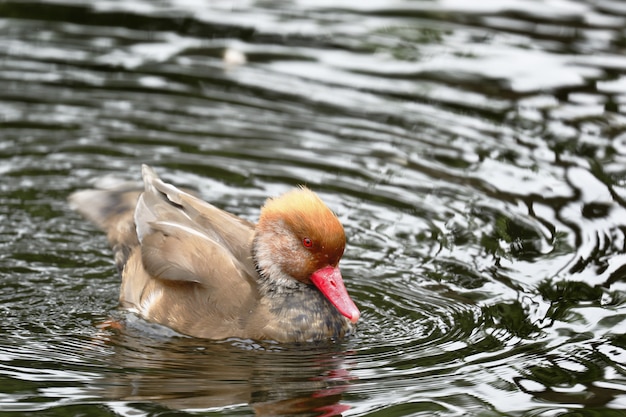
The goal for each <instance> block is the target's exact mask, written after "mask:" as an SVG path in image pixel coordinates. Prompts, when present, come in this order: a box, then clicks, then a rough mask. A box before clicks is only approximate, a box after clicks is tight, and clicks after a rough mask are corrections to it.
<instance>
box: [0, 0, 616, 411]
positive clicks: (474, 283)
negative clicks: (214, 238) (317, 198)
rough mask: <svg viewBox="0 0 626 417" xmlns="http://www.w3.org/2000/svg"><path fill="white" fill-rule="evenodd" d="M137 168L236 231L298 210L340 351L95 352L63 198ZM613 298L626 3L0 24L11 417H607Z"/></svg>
mask: <svg viewBox="0 0 626 417" xmlns="http://www.w3.org/2000/svg"><path fill="white" fill-rule="evenodd" d="M473 3H477V4H473ZM226 49H230V50H235V51H239V52H241V53H244V54H245V56H246V58H247V63H245V64H243V65H227V64H225V63H224V60H223V58H222V57H223V54H224V51H225V50H226ZM142 163H148V164H151V165H153V166H155V168H156V169H157V170H158V172H159V173H160V174H161V175H162V176H163V177H164V178H166V179H168V180H170V181H172V182H175V183H177V184H179V185H183V186H190V187H193V188H196V189H198V190H199V192H200V194H202V196H203V197H204V198H206V199H207V200H209V201H211V202H214V203H215V204H217V205H218V206H220V207H222V208H225V209H227V210H230V211H232V212H234V213H237V214H239V215H241V216H243V217H246V218H248V219H251V220H255V219H256V217H257V215H258V211H259V207H260V205H261V204H262V203H263V201H264V199H265V198H266V197H267V196H273V195H277V194H279V193H281V192H282V191H285V190H286V189H288V188H289V187H291V186H293V185H295V184H301V183H306V184H309V186H310V187H311V188H313V189H314V190H316V191H317V192H318V193H319V194H320V195H321V196H322V198H323V199H324V200H325V201H326V202H327V203H328V204H329V205H330V206H331V207H332V208H333V209H334V210H335V211H336V212H337V213H338V215H339V217H340V219H341V221H342V222H343V224H344V226H345V228H346V231H347V234H348V249H347V252H346V255H345V257H344V259H343V261H342V270H343V275H344V278H345V280H346V284H347V286H348V288H349V290H350V292H351V294H352V295H353V298H354V299H355V301H356V303H357V305H358V306H359V307H360V308H361V310H362V313H363V316H362V320H361V322H360V327H359V331H358V334H357V335H356V336H355V337H353V338H351V339H348V340H345V341H343V342H341V343H337V344H335V345H332V346H306V347H300V348H293V347H286V346H280V345H271V344H256V343H254V342H251V341H237V340H231V341H225V342H219V343H218V342H209V341H203V340H197V339H189V338H179V337H170V336H167V335H161V334H157V331H156V330H153V329H150V328H149V327H148V326H147V325H146V324H145V323H142V322H141V321H139V320H133V317H127V318H128V320H129V323H128V327H127V328H125V329H123V330H121V331H112V330H110V329H107V328H102V326H101V324H102V323H103V322H105V321H107V320H108V319H109V318H111V317H118V318H119V317H121V316H123V315H122V313H121V312H119V311H118V310H117V297H118V285H119V282H118V278H117V276H116V271H115V267H114V265H113V260H112V256H111V253H110V251H109V249H108V248H107V246H106V242H105V238H104V236H103V235H102V234H101V233H99V232H98V231H96V230H95V228H94V227H92V226H91V225H89V224H88V223H87V222H86V221H84V220H83V219H81V218H80V217H79V216H78V215H77V214H75V213H74V212H72V211H71V210H70V209H69V207H68V206H67V204H66V197H67V195H68V194H69V193H71V192H72V191H74V190H77V189H81V188H85V187H88V186H89V185H90V181H92V180H93V179H95V178H98V177H101V176H105V175H113V176H117V177H121V178H125V179H139V177H140V175H139V171H140V164H142ZM625 282H626V7H625V6H624V4H623V2H622V1H618V0H613V1H611V0H597V1H591V0H589V1H582V0H581V1H575V0H543V1H533V0H501V1H484V2H469V1H461V0H442V1H408V0H405V1H389V2H382V1H371V2H348V1H341V0H340V1H336V2H315V1H298V2H288V1H256V2H255V1H239V2H227V1H208V0H207V1H201V0H160V1H148V0H136V1H132V2H126V1H113V0H96V1H91V2H87V1H71V0H67V1H63V0H59V1H43V2H27V1H17V0H15V1H0V283H1V285H0V413H2V414H3V415H7V416H17V415H32V414H33V413H37V414H39V415H46V416H68V415H88V416H110V415H119V416H144V415H145V416H148V415H149V416H157V415H158V416H166V415H175V414H181V415H183V414H198V415H252V414H259V415H272V416H275V415H311V416H331V415H338V414H342V415H345V416H357V415H359V416H361V415H369V416H376V417H383V416H405V415H406V416H408V415H411V416H431V415H437V416H503V415H507V416H508V415H511V416H541V417H552V416H567V415H569V416H609V417H610V416H622V415H624V413H626V336H624V333H626V305H625V303H626V292H625V290H626V285H625Z"/></svg>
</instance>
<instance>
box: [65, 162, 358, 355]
mask: <svg viewBox="0 0 626 417" xmlns="http://www.w3.org/2000/svg"><path fill="white" fill-rule="evenodd" d="M142 177H143V187H142V188H143V189H142V188H141V186H139V188H138V186H137V183H126V182H122V183H117V184H114V185H112V186H111V185H105V186H96V188H93V189H84V190H79V191H75V192H74V193H72V194H71V195H70V196H69V197H68V199H69V204H70V206H71V207H72V208H73V209H74V210H76V211H78V212H79V213H80V214H82V215H83V216H84V217H85V218H86V219H87V220H89V221H91V222H93V223H94V224H95V225H96V226H97V227H99V228H100V229H102V230H103V231H104V232H105V233H106V235H107V240H108V242H109V244H110V246H111V247H112V249H113V253H114V259H115V264H116V266H117V269H118V272H119V275H120V276H121V286H120V296H119V304H120V307H121V308H122V309H125V310H128V311H130V312H132V313H134V314H136V315H138V316H140V317H141V318H142V319H144V320H146V321H148V322H152V323H158V324H160V325H164V326H166V327H168V328H170V329H172V330H174V331H175V332H177V333H180V334H182V335H186V336H191V337H198V338H204V339H212V340H224V339H230V338H239V339H252V340H271V341H275V342H279V343H280V342H296V343H298V342H314V341H321V340H339V339H342V338H345V337H346V336H349V335H351V334H353V333H354V331H355V328H356V323H357V321H358V320H359V317H360V311H359V309H358V307H357V306H356V305H355V303H354V301H353V300H352V298H351V297H350V295H349V294H348V291H347V289H346V287H345V284H344V282H343V277H342V274H341V271H340V269H339V261H340V260H341V258H342V256H343V253H344V250H345V245H346V235H345V231H344V228H343V226H342V224H341V222H340V221H339V219H338V218H337V216H336V215H335V214H334V213H333V212H332V211H331V209H330V208H329V207H328V206H327V205H326V204H325V203H324V202H323V201H322V199H321V198H320V197H319V196H318V195H317V194H316V193H314V192H313V191H311V190H310V189H309V188H307V187H306V186H300V187H297V188H294V189H291V190H289V191H287V192H286V193H284V194H282V195H280V196H278V197H274V198H268V199H267V200H266V202H265V204H264V205H263V206H262V207H261V210H260V215H259V219H258V222H257V223H256V224H254V223H252V222H250V221H248V220H246V219H243V218H241V217H239V216H236V215H235V214H232V213H229V212H227V211H225V210H222V209H220V208H218V207H216V206H214V205H212V204H210V203H208V202H206V201H204V200H202V199H200V198H199V197H197V196H196V194H194V193H193V192H191V191H187V190H183V189H180V188H177V187H176V186H174V185H172V184H170V183H166V182H164V181H163V180H161V178H159V176H158V175H157V174H156V172H155V170H154V169H153V168H151V167H149V166H148V165H142Z"/></svg>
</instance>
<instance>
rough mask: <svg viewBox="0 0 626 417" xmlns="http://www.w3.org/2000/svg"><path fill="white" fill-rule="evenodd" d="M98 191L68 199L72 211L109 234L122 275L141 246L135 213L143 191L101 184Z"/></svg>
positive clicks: (138, 187) (130, 185) (112, 183)
mask: <svg viewBox="0 0 626 417" xmlns="http://www.w3.org/2000/svg"><path fill="white" fill-rule="evenodd" d="M96 187H97V188H95V189H88V190H81V191H76V192H74V193H73V194H71V195H70V196H69V198H68V201H69V204H70V207H71V208H72V209H74V210H76V211H78V212H79V213H80V214H82V215H83V216H84V217H85V218H87V219H88V220H90V221H91V222H93V223H95V224H96V225H97V226H98V227H99V228H101V229H102V230H103V231H105V232H106V234H107V239H108V240H109V244H110V245H111V247H112V248H113V252H114V254H115V265H116V266H117V269H118V271H119V272H120V273H121V272H122V269H123V268H124V265H125V264H126V261H127V260H128V257H129V256H130V253H131V251H132V249H133V248H134V247H136V246H137V245H139V240H138V239H137V231H136V227H135V220H134V213H135V207H136V206H137V200H138V198H139V195H140V194H141V193H142V191H143V187H142V185H141V184H140V183H137V182H122V181H119V180H118V181H111V180H110V179H106V180H101V181H99V182H98V183H96Z"/></svg>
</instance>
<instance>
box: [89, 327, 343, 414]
mask: <svg viewBox="0 0 626 417" xmlns="http://www.w3.org/2000/svg"><path fill="white" fill-rule="evenodd" d="M98 342H99V344H100V343H101V344H102V345H103V347H105V348H106V349H108V350H110V349H112V356H111V357H110V361H111V363H112V364H113V366H114V367H115V368H114V369H116V371H115V372H112V373H110V374H109V375H107V377H106V378H104V379H103V380H101V381H99V382H97V383H96V384H94V385H93V386H92V388H93V389H95V390H97V391H98V395H99V396H102V397H105V398H108V399H111V400H116V401H120V400H121V401H132V402H145V401H148V402H154V403H158V404H160V405H163V406H165V407H168V408H170V409H175V410H206V409H215V408H222V407H227V406H245V405H248V406H249V407H251V408H252V409H253V410H254V413H255V414H256V415H259V416H268V415H272V416H278V415H311V416H323V417H329V416H337V415H341V414H342V413H343V412H345V411H346V410H348V409H349V408H350V406H349V405H347V404H342V403H341V400H342V397H343V395H344V393H345V392H346V391H347V390H348V389H349V386H350V383H351V380H353V379H354V377H352V376H351V375H350V371H349V370H348V367H349V364H348V361H347V360H346V358H347V357H348V353H347V352H344V351H341V350H339V346H338V345H335V344H331V343H330V342H327V343H325V344H318V345H315V346H311V345H278V344H272V343H264V344H259V343H256V342H252V341H246V340H229V341H224V342H211V341H206V340H202V339H194V338H183V337H157V338H155V337H154V336H153V335H152V336H146V335H142V334H137V333H136V332H134V331H131V330H127V329H125V328H121V329H117V330H116V331H115V332H114V333H111V332H108V333H107V334H105V335H103V336H102V337H101V338H100V340H99V341H98Z"/></svg>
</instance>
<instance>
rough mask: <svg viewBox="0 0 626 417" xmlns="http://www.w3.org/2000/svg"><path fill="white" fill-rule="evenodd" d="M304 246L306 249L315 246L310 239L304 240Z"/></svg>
mask: <svg viewBox="0 0 626 417" xmlns="http://www.w3.org/2000/svg"><path fill="white" fill-rule="evenodd" d="M302 244H303V245H304V247H305V248H310V247H311V246H313V241H312V240H311V239H309V238H308V237H305V238H304V239H302Z"/></svg>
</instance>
